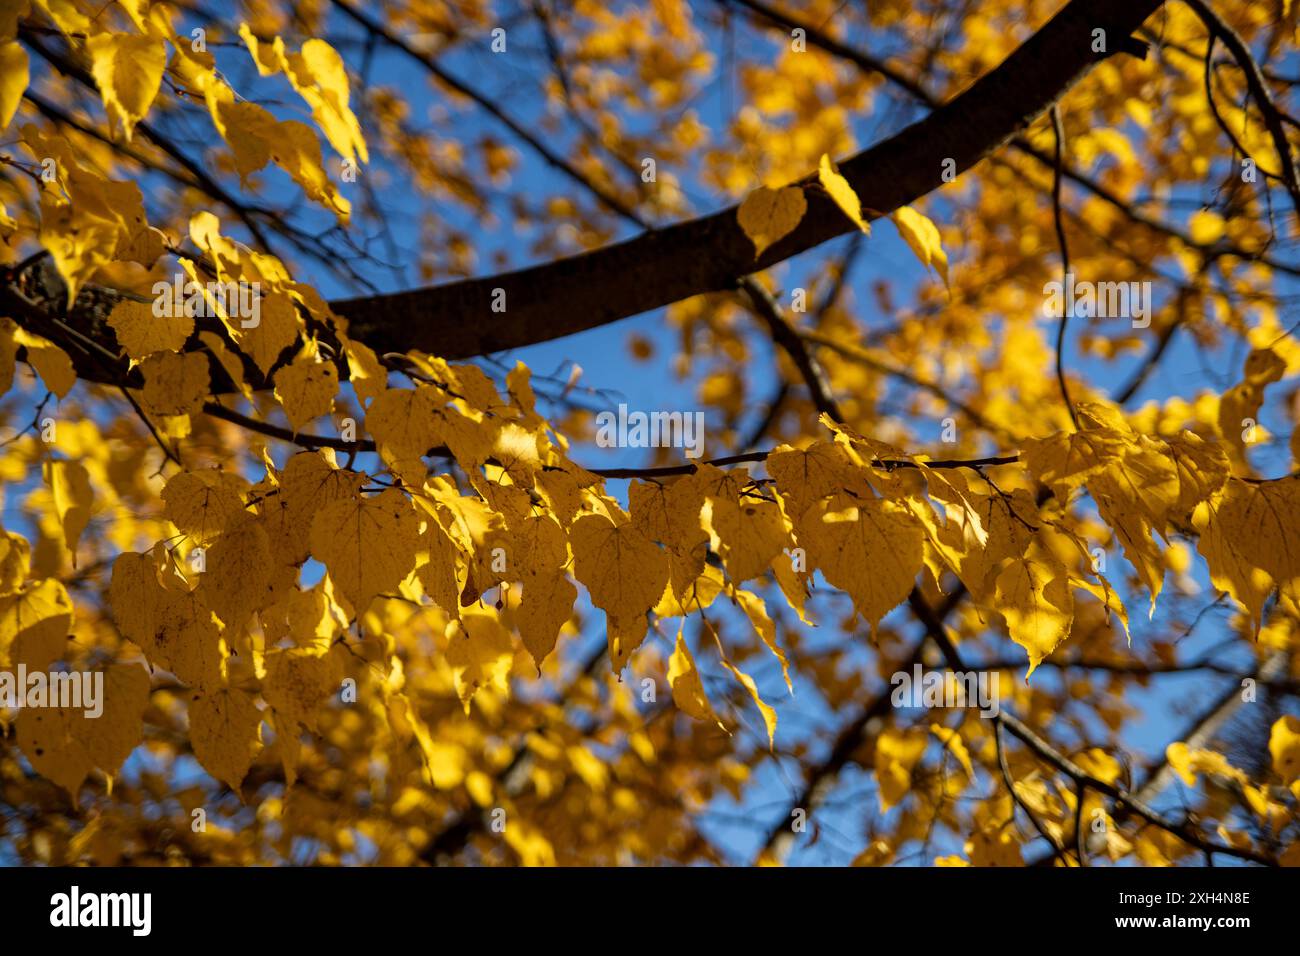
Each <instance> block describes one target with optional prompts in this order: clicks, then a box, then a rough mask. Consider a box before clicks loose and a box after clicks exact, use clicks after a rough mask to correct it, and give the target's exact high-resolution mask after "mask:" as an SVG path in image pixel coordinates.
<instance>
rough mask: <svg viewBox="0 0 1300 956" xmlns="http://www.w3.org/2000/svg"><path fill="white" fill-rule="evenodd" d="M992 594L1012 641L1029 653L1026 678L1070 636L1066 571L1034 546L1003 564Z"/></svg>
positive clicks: (1071, 600)
mask: <svg viewBox="0 0 1300 956" xmlns="http://www.w3.org/2000/svg"><path fill="white" fill-rule="evenodd" d="M994 594H995V596H996V598H997V608H998V610H999V611H1001V612H1002V616H1003V618H1004V619H1005V620H1006V622H1007V630H1008V631H1009V632H1010V633H1011V639H1012V640H1013V641H1015V642H1016V643H1017V644H1019V645H1020V646H1021V647H1023V648H1024V649H1025V650H1026V651H1027V652H1028V653H1029V671H1028V673H1027V674H1026V675H1025V676H1026V678H1028V677H1029V676H1030V675H1032V674H1033V673H1034V669H1035V668H1036V667H1038V665H1039V664H1041V663H1042V662H1043V660H1045V659H1046V658H1047V656H1048V655H1049V654H1051V653H1052V651H1054V650H1055V649H1056V647H1057V645H1059V644H1060V643H1061V642H1062V641H1064V640H1065V639H1066V638H1067V637H1068V636H1069V634H1070V626H1071V624H1072V623H1073V621H1074V593H1073V591H1071V590H1070V582H1069V572H1068V571H1067V570H1066V567H1065V565H1064V564H1062V563H1061V562H1060V561H1059V560H1058V559H1057V558H1056V557H1055V556H1054V555H1052V554H1051V553H1050V552H1047V551H1044V550H1042V549H1039V548H1036V547H1035V548H1033V549H1032V550H1031V551H1030V553H1028V554H1026V555H1025V556H1024V557H1023V558H1019V559H1017V558H1011V559H1009V560H1008V561H1007V562H1006V564H1005V565H1004V566H1003V568H1002V570H1001V571H1000V572H999V573H998V576H997V582H996V583H995V585H994Z"/></svg>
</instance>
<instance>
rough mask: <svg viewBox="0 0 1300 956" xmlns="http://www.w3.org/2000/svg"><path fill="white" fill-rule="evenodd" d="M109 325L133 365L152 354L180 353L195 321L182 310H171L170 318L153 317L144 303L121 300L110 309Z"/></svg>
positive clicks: (152, 312) (168, 316) (166, 316)
mask: <svg viewBox="0 0 1300 956" xmlns="http://www.w3.org/2000/svg"><path fill="white" fill-rule="evenodd" d="M108 324H109V325H110V326H112V328H113V332H114V333H115V334H116V335H117V341H118V344H119V345H121V346H122V348H123V349H124V350H125V351H126V354H127V355H129V356H130V357H131V358H132V359H134V360H135V361H140V360H141V359H144V358H147V357H149V356H150V355H152V354H153V353H154V352H179V351H180V350H181V349H182V348H183V347H184V346H185V342H186V340H187V339H188V338H189V337H190V334H191V333H192V332H193V331H194V318H193V317H192V316H188V315H186V314H185V310H183V309H176V310H173V314H172V315H161V316H159V315H155V314H154V310H153V308H152V307H151V306H150V305H149V304H148V303H145V302H136V301H135V300H134V299H122V300H121V301H120V302H118V303H117V305H115V306H113V311H112V312H110V313H109V315H108Z"/></svg>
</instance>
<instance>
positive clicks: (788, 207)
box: [736, 186, 808, 259]
mask: <svg viewBox="0 0 1300 956" xmlns="http://www.w3.org/2000/svg"><path fill="white" fill-rule="evenodd" d="M807 211H808V201H807V200H806V199H805V198H804V195H803V190H802V189H801V188H799V187H798V186H783V187H782V188H780V189H769V188H768V187H766V186H760V187H759V188H758V189H755V190H754V191H753V192H752V193H750V194H749V195H748V196H746V197H745V201H744V202H742V203H741V204H740V208H739V209H737V210H736V221H737V222H739V223H740V228H741V229H742V230H744V233H745V235H746V236H748V237H749V240H750V242H752V243H753V244H754V258H755V259H757V258H758V257H759V256H761V255H762V254H763V253H764V251H766V250H767V249H768V247H770V246H771V245H772V244H773V243H775V242H777V241H778V240H779V239H781V238H782V237H784V236H787V235H789V234H790V233H792V232H794V230H795V227H796V226H798V225H799V223H800V221H801V220H802V219H803V215H804V213H805V212H807Z"/></svg>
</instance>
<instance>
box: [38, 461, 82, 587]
mask: <svg viewBox="0 0 1300 956" xmlns="http://www.w3.org/2000/svg"><path fill="white" fill-rule="evenodd" d="M44 472H45V483H46V484H47V485H49V486H50V493H51V494H52V495H53V496H54V511H55V513H56V514H57V515H58V516H59V524H61V525H62V526H63V541H64V544H65V545H66V546H67V548H68V551H69V552H70V553H71V554H72V564H73V567H75V566H76V564H77V560H76V555H77V542H78V541H79V540H80V539H81V533H82V532H83V531H85V530H86V525H87V524H89V523H90V508H91V505H92V504H93V503H94V495H93V493H92V492H91V489H90V475H89V473H88V472H87V471H86V466H85V465H83V464H81V462H79V461H58V460H54V459H51V460H50V461H47V462H46V463H45V466H44Z"/></svg>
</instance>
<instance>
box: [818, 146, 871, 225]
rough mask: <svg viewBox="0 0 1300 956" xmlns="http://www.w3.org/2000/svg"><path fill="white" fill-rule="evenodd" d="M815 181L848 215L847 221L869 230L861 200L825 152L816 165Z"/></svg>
mask: <svg viewBox="0 0 1300 956" xmlns="http://www.w3.org/2000/svg"><path fill="white" fill-rule="evenodd" d="M817 181H818V182H819V183H821V184H822V188H823V189H825V190H826V194H827V195H828V196H830V197H831V199H832V200H833V201H834V203H835V205H837V206H839V207H840V211H841V212H842V213H844V215H845V216H847V217H848V219H849V222H851V223H853V225H855V226H857V227H858V229H860V230H861V231H862V232H864V233H869V232H871V226H870V225H869V224H868V223H867V221H866V220H865V219H863V218H862V201H861V200H860V199H858V194H857V193H855V192H854V191H853V187H852V186H850V185H849V181H848V180H847V179H845V178H844V177H843V176H841V175H840V174H839V172H838V171H837V170H836V169H835V167H834V165H833V164H832V163H831V158H830V157H829V156H827V155H826V154H825V153H823V154H822V158H821V162H820V163H819V164H818V166H817Z"/></svg>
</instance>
